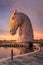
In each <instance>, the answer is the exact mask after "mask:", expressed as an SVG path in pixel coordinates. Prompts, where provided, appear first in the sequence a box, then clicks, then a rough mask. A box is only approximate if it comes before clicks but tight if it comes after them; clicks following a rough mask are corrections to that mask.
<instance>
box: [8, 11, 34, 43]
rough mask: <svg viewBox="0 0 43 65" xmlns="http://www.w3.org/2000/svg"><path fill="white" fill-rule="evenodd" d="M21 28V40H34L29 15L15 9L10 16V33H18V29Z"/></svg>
mask: <svg viewBox="0 0 43 65" xmlns="http://www.w3.org/2000/svg"><path fill="white" fill-rule="evenodd" d="M18 28H19V36H20V39H19V41H20V42H29V41H33V29H32V25H31V21H30V19H29V18H28V16H27V15H26V14H24V13H21V12H17V10H15V11H14V12H13V13H12V15H11V18H10V27H9V32H10V34H12V35H14V34H16V31H17V29H18Z"/></svg>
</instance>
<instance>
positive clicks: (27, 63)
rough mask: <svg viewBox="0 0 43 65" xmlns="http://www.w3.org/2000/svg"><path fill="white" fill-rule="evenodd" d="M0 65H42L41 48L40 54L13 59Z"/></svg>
mask: <svg viewBox="0 0 43 65" xmlns="http://www.w3.org/2000/svg"><path fill="white" fill-rule="evenodd" d="M0 65H43V48H41V51H40V52H37V53H33V54H28V55H24V56H18V57H14V58H13V60H11V59H7V60H4V61H1V62H0Z"/></svg>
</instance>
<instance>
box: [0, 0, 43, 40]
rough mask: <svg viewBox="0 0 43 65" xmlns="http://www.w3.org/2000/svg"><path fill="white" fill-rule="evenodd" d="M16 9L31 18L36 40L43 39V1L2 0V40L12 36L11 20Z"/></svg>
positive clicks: (0, 29) (0, 2)
mask: <svg viewBox="0 0 43 65" xmlns="http://www.w3.org/2000/svg"><path fill="white" fill-rule="evenodd" d="M15 9H17V11H20V12H23V13H25V14H26V15H28V17H29V18H30V20H31V23H32V27H33V33H34V38H35V39H43V0H0V39H2V38H3V37H4V38H6V39H7V38H8V37H9V36H10V34H9V32H8V28H9V19H10V15H11V14H12V12H13V11H14V10H15ZM13 37H14V36H13ZM13 37H12V38H13ZM10 39H11V38H10Z"/></svg>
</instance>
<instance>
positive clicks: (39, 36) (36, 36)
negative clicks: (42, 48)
mask: <svg viewBox="0 0 43 65" xmlns="http://www.w3.org/2000/svg"><path fill="white" fill-rule="evenodd" d="M34 39H43V32H42V31H34Z"/></svg>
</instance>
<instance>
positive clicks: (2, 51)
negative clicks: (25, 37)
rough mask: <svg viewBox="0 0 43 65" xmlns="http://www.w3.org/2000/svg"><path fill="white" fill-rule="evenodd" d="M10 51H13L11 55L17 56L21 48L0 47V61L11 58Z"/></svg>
mask: <svg viewBox="0 0 43 65" xmlns="http://www.w3.org/2000/svg"><path fill="white" fill-rule="evenodd" d="M11 49H13V55H17V54H19V53H20V51H21V48H10V47H7V48H6V47H5V48H4V47H0V59H1V58H5V57H9V56H11ZM18 50H19V51H18Z"/></svg>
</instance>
